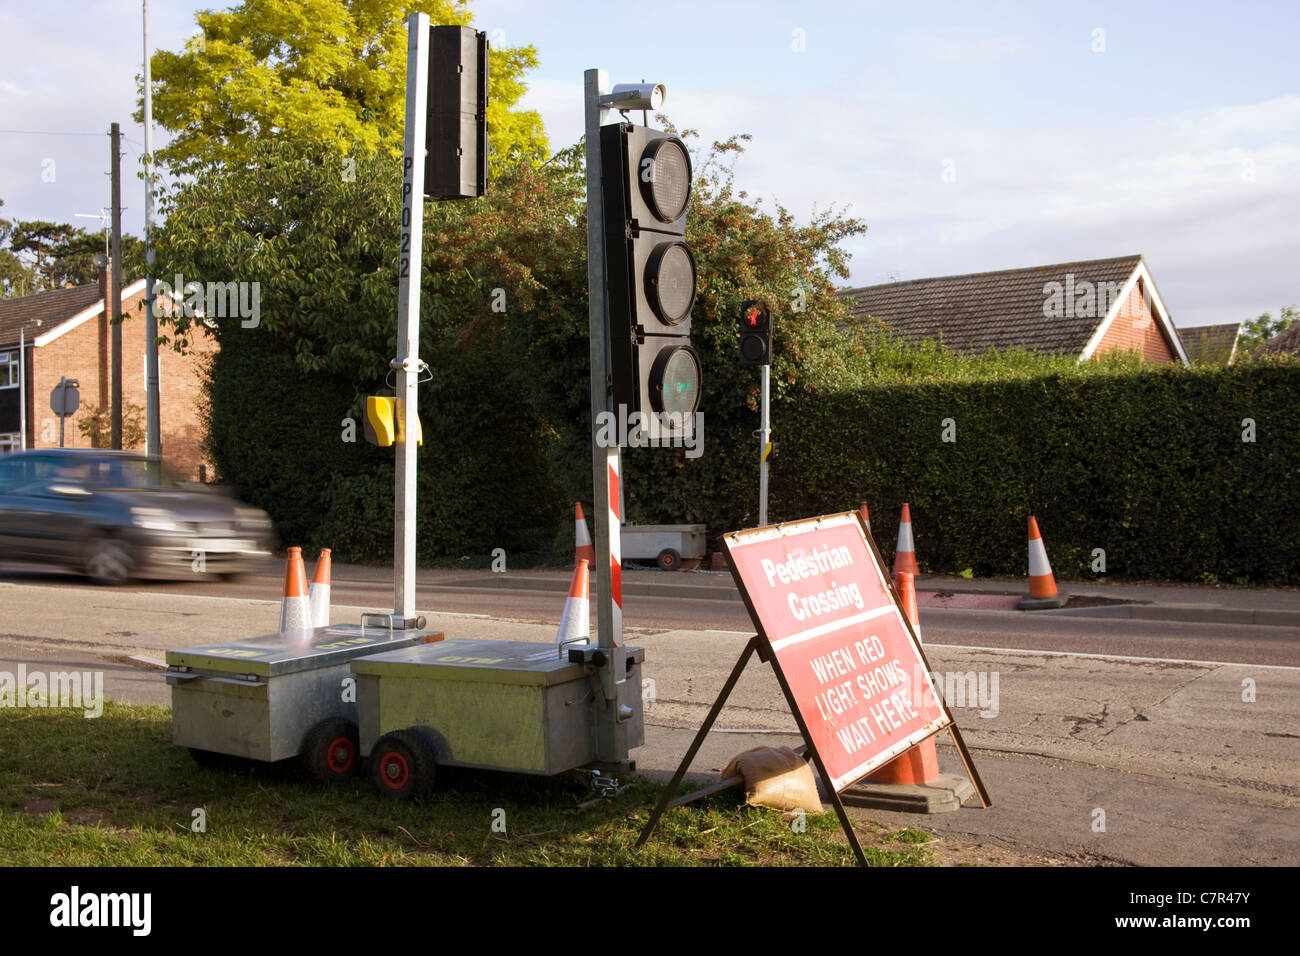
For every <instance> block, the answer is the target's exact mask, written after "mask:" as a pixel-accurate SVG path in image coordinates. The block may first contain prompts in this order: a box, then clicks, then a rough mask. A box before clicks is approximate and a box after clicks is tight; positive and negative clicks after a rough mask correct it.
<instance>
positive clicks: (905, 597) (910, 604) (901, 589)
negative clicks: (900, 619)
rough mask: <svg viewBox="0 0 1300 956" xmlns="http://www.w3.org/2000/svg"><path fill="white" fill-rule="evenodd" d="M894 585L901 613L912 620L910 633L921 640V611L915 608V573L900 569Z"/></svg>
mask: <svg viewBox="0 0 1300 956" xmlns="http://www.w3.org/2000/svg"><path fill="white" fill-rule="evenodd" d="M895 580H896V581H897V583H896V584H895V585H894V587H895V589H896V590H897V591H898V599H899V600H900V601H902V602H903V613H904V614H906V615H907V619H908V620H909V621H911V622H912V633H913V634H915V635H916V639H917V641H920V640H921V612H920V611H918V610H917V605H916V575H914V574H912V572H910V571H900V572H899V573H898V576H897V578H896V579H895Z"/></svg>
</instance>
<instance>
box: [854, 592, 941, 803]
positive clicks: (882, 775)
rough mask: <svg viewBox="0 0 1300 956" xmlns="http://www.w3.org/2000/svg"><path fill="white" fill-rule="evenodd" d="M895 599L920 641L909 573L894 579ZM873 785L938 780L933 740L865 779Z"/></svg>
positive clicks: (928, 739)
mask: <svg viewBox="0 0 1300 956" xmlns="http://www.w3.org/2000/svg"><path fill="white" fill-rule="evenodd" d="M894 580H895V582H896V584H895V587H897V588H898V597H899V599H900V600H901V601H902V602H903V610H904V611H905V612H907V619H908V620H909V621H911V622H912V630H913V631H914V632H916V639H917V640H918V641H919V640H920V639H921V617H920V614H919V613H918V612H917V609H916V583H915V579H914V578H913V577H912V573H911V572H910V571H899V572H897V573H896V574H895V575H894ZM867 779H868V780H870V781H871V782H872V783H908V784H932V783H934V782H935V781H937V780H938V779H939V753H938V751H936V750H935V749H934V738H933V737H927V738H926V739H925V740H923V741H921V743H919V744H917V745H916V746H915V747H913V748H912V749H911V750H908V751H906V752H905V753H902V754H900V755H899V756H897V757H895V758H894V759H893V760H891V761H890V762H889V763H887V764H885V765H884V766H883V767H881V768H880V769H879V770H877V771H876V772H875V773H873V774H872V775H871V776H869V777H868V778H867Z"/></svg>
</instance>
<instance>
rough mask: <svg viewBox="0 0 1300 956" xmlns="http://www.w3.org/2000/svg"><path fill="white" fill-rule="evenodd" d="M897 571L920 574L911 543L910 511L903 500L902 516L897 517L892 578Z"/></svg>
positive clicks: (895, 578) (914, 547) (896, 578)
mask: <svg viewBox="0 0 1300 956" xmlns="http://www.w3.org/2000/svg"><path fill="white" fill-rule="evenodd" d="M899 571H910V572H911V573H912V574H920V573H921V569H920V568H918V567H917V566H916V545H915V544H913V543H912V512H911V510H910V509H909V508H908V507H907V502H906V501H904V502H903V516H902V517H901V518H899V519H898V547H896V548H895V549H894V580H895V581H897V580H898V572H899Z"/></svg>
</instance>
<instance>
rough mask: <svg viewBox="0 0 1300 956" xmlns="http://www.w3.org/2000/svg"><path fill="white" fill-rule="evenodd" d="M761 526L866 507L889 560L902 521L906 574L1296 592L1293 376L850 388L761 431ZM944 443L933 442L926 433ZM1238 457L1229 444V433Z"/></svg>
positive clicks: (1108, 377) (1240, 372) (804, 402)
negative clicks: (767, 480) (770, 431)
mask: <svg viewBox="0 0 1300 956" xmlns="http://www.w3.org/2000/svg"><path fill="white" fill-rule="evenodd" d="M774 418H775V419H776V426H777V436H776V437H777V438H778V439H779V440H780V442H781V449H782V457H781V458H779V459H778V460H777V461H776V462H775V463H774V469H773V471H774V474H773V476H772V482H773V497H774V502H773V509H772V513H773V516H774V519H788V518H796V517H802V516H806V515H811V514H819V513H825V512H830V511H840V510H844V509H845V508H850V507H854V506H856V505H857V504H858V502H859V501H866V502H867V503H868V506H869V508H870V511H871V515H872V527H873V530H874V532H875V536H876V539H877V541H878V543H879V544H880V545H881V549H882V551H884V552H885V553H886V556H887V557H891V556H892V551H893V547H894V543H895V540H896V535H897V530H898V517H899V511H900V507H901V504H902V502H904V501H907V502H909V503H910V506H911V513H912V521H913V528H914V532H915V538H916V546H917V560H918V563H919V564H920V566H921V569H922V570H923V571H933V572H939V573H945V572H946V573H953V572H959V571H962V570H964V569H967V568H969V569H971V570H973V571H974V573H975V574H976V575H1024V574H1026V573H1027V561H1028V558H1027V554H1026V541H1025V539H1026V527H1025V526H1026V522H1027V518H1028V516H1029V515H1030V514H1033V515H1035V516H1036V517H1037V519H1038V524H1039V527H1040V528H1041V529H1042V533H1043V537H1044V540H1045V542H1046V544H1047V549H1048V556H1049V558H1050V560H1051V562H1052V568H1053V570H1054V571H1055V572H1056V573H1057V575H1058V576H1060V577H1066V578H1071V577H1074V578H1078V577H1083V578H1094V577H1097V576H1098V575H1096V574H1095V573H1094V572H1093V570H1092V564H1093V561H1094V549H1098V548H1100V549H1103V550H1104V551H1105V568H1106V576H1107V577H1113V578H1128V579H1170V580H1180V581H1199V582H1206V583H1217V582H1223V583H1230V584H1233V583H1235V584H1245V583H1253V584H1297V583H1300V520H1298V519H1297V515H1300V481H1298V479H1300V365H1297V364H1294V363H1284V362H1283V363H1268V364H1257V365H1245V366H1234V367H1231V368H1223V369H1194V370H1188V369H1183V368H1179V367H1172V366H1170V367H1161V368H1151V369H1144V370H1140V371H1122V372H1117V373H1114V374H1097V373H1095V372H1091V371H1087V370H1084V371H1080V372H1079V373H1078V374H1064V375H1061V374H1056V375H1050V376H1047V377H1027V378H1012V379H1007V380H1000V381H990V382H960V383H941V382H936V383H928V384H918V385H888V386H884V385H882V386H875V387H870V388H863V389H858V390H854V391H847V392H842V393H839V394H835V395H830V396H827V395H819V396H810V395H804V396H802V397H801V398H797V399H792V400H788V401H787V402H786V403H785V404H784V406H783V407H782V408H780V409H779V411H778V412H777V413H776V414H775V415H774ZM947 418H951V419H953V421H954V423H955V426H956V436H955V437H956V441H955V442H945V441H943V440H942V439H943V420H944V419H947ZM1247 418H1250V419H1253V420H1254V423H1255V441H1254V442H1246V441H1243V440H1242V438H1243V419H1247Z"/></svg>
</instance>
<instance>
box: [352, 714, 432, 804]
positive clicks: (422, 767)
mask: <svg viewBox="0 0 1300 956" xmlns="http://www.w3.org/2000/svg"><path fill="white" fill-rule="evenodd" d="M369 768H370V784H371V786H373V787H374V788H375V790H376V791H378V792H379V793H380V794H382V795H384V796H386V797H394V798H396V799H398V800H410V799H411V798H413V797H417V796H419V795H420V794H422V793H428V792H429V791H430V790H432V789H433V782H434V775H435V773H436V770H435V764H434V759H433V750H432V749H431V748H430V747H429V745H428V744H427V743H426V742H425V741H424V740H423V739H422V737H421V736H420V735H419V734H417V733H414V732H412V731H409V730H396V731H393V733H391V734H385V735H384V736H383V737H381V738H379V742H378V743H376V744H375V747H374V749H373V750H371V751H370V764H369Z"/></svg>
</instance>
